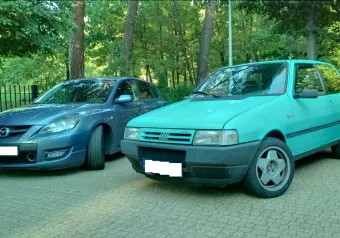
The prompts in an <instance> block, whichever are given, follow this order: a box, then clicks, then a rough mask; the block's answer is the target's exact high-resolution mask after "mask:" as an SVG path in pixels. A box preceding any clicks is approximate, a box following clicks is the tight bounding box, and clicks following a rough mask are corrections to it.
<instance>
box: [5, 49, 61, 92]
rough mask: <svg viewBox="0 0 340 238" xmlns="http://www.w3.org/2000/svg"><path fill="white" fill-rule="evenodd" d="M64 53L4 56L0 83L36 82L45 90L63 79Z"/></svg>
mask: <svg viewBox="0 0 340 238" xmlns="http://www.w3.org/2000/svg"><path fill="white" fill-rule="evenodd" d="M63 57H64V55H56V57H52V56H43V55H33V56H31V57H12V58H6V59H5V60H4V63H3V68H2V69H0V84H10V85H11V84H38V85H39V86H40V88H41V90H43V91H45V90H47V89H48V88H50V87H52V86H54V85H55V84H57V83H59V82H62V81H64V80H65V74H66V69H65V64H64V61H65V59H64V58H63Z"/></svg>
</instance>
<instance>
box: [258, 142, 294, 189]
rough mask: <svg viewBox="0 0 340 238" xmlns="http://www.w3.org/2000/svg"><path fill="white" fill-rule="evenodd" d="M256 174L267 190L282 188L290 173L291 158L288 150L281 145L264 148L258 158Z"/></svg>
mask: <svg viewBox="0 0 340 238" xmlns="http://www.w3.org/2000/svg"><path fill="white" fill-rule="evenodd" d="M256 175H257V179H258V181H259V182H260V184H261V186H262V187H264V188H265V189H266V190H270V191H276V190H279V189H281V188H282V187H283V186H284V185H285V184H286V183H287V181H288V178H289V175H290V160H289V156H288V154H287V152H286V151H285V150H283V149H282V148H281V147H279V146H270V147H268V148H266V149H265V150H263V151H262V153H261V154H260V156H259V158H258V160H257V165H256Z"/></svg>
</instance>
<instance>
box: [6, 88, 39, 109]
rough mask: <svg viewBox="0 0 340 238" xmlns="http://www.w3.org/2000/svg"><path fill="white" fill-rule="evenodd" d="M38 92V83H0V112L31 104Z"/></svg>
mask: <svg viewBox="0 0 340 238" xmlns="http://www.w3.org/2000/svg"><path fill="white" fill-rule="evenodd" d="M38 94H39V88H38V86H37V85H0V112H2V111H5V110H8V109H12V108H16V107H20V106H23V105H27V104H30V103H32V102H33V100H34V99H35V98H37V97H38Z"/></svg>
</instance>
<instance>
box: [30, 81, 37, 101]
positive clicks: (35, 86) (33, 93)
mask: <svg viewBox="0 0 340 238" xmlns="http://www.w3.org/2000/svg"><path fill="white" fill-rule="evenodd" d="M31 92H32V102H33V101H34V100H35V99H36V98H37V97H38V85H31Z"/></svg>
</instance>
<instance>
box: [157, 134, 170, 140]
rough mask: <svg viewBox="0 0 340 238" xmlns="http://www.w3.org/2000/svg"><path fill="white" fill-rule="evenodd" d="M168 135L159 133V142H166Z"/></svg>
mask: <svg viewBox="0 0 340 238" xmlns="http://www.w3.org/2000/svg"><path fill="white" fill-rule="evenodd" d="M168 135H169V133H161V134H160V136H159V140H167V139H168Z"/></svg>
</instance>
